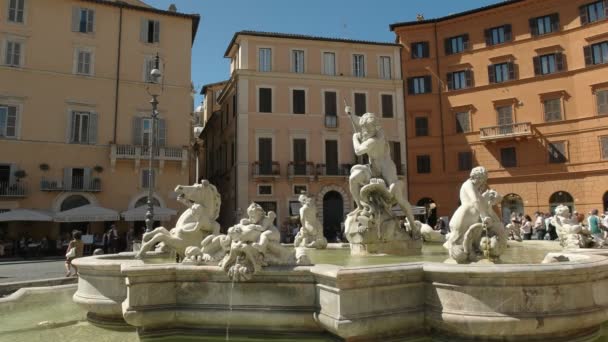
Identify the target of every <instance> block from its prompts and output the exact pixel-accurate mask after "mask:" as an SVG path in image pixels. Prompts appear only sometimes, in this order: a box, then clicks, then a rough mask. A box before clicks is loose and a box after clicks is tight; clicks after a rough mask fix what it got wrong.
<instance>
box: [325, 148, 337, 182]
mask: <svg viewBox="0 0 608 342" xmlns="http://www.w3.org/2000/svg"><path fill="white" fill-rule="evenodd" d="M338 173H339V167H338V141H337V140H325V174H326V175H338Z"/></svg>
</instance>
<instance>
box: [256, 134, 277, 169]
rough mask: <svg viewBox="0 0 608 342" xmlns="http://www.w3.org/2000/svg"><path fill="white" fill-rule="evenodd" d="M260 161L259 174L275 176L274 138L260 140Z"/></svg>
mask: <svg viewBox="0 0 608 342" xmlns="http://www.w3.org/2000/svg"><path fill="white" fill-rule="evenodd" d="M258 161H259V170H258V174H260V175H271V174H273V171H275V170H273V167H272V138H258Z"/></svg>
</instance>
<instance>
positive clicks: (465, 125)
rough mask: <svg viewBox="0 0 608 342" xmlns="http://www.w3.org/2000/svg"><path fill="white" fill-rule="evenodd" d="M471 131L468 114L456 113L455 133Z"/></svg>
mask: <svg viewBox="0 0 608 342" xmlns="http://www.w3.org/2000/svg"><path fill="white" fill-rule="evenodd" d="M470 131H471V121H470V120H469V112H458V113H456V133H467V132H470Z"/></svg>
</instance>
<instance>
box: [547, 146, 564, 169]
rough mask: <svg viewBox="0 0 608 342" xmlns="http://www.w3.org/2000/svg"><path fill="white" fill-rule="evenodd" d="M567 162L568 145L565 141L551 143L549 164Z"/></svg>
mask: <svg viewBox="0 0 608 342" xmlns="http://www.w3.org/2000/svg"><path fill="white" fill-rule="evenodd" d="M565 162H566V143H565V142H564V141H560V142H552V143H549V163H551V164H562V163H565Z"/></svg>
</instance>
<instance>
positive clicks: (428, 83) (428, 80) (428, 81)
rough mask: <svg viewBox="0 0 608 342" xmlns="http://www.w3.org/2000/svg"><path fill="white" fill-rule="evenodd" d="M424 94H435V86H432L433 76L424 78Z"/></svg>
mask: <svg viewBox="0 0 608 342" xmlns="http://www.w3.org/2000/svg"><path fill="white" fill-rule="evenodd" d="M424 92H425V93H431V92H433V86H432V84H431V76H424Z"/></svg>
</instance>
